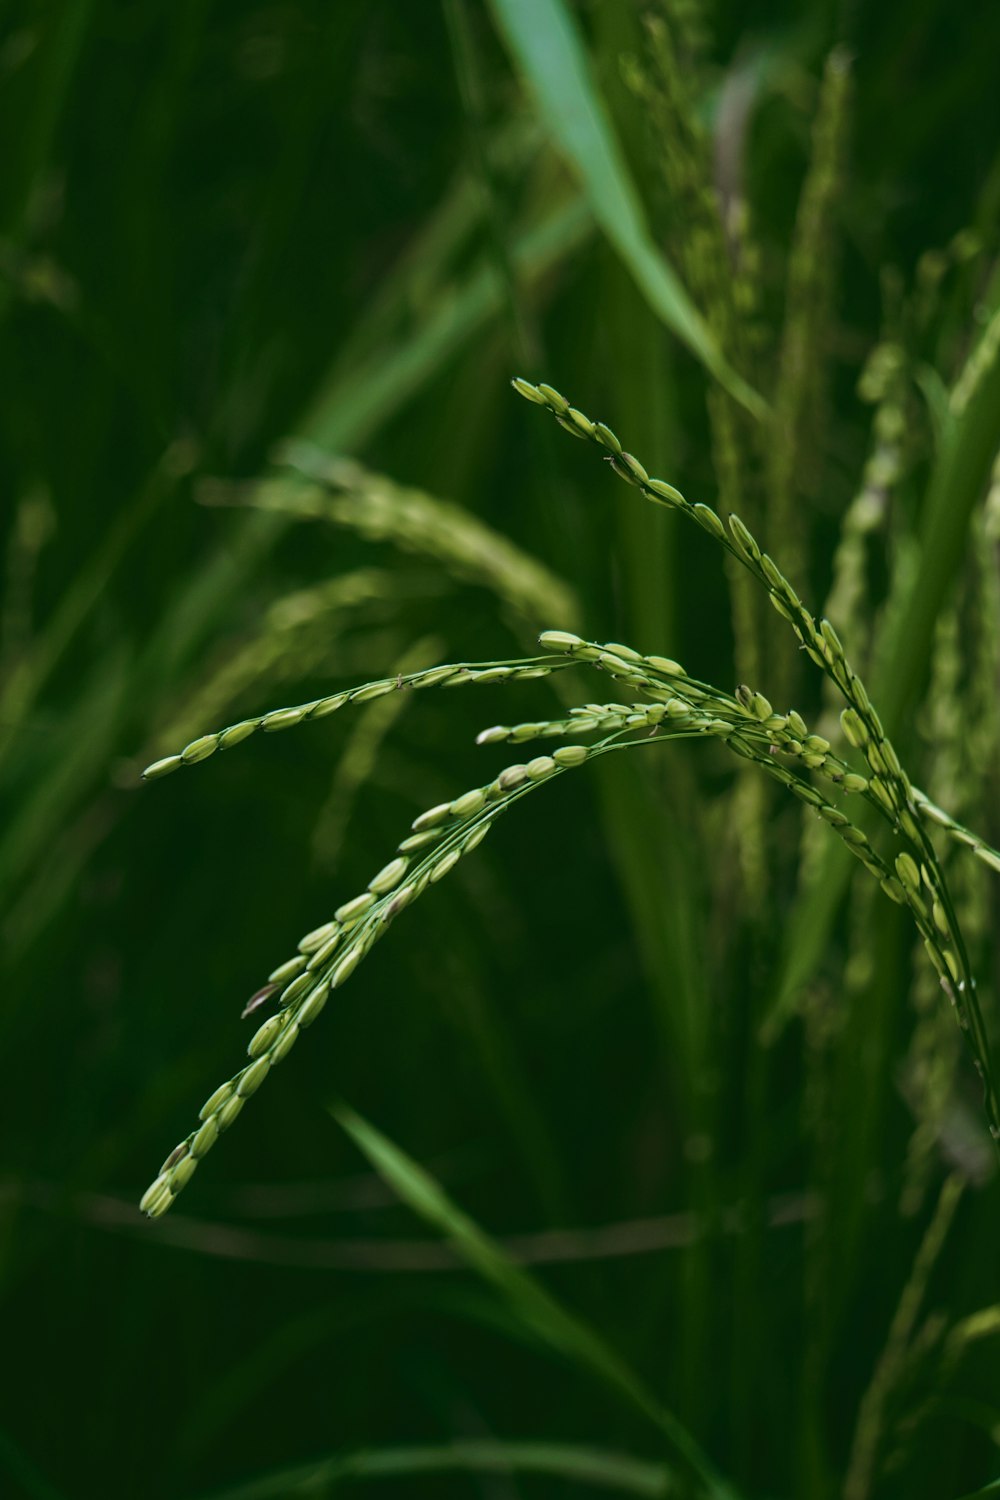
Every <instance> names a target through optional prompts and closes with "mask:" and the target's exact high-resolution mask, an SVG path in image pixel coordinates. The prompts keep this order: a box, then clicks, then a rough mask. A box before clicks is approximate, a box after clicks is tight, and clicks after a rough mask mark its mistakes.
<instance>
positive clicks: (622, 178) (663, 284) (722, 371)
mask: <svg viewBox="0 0 1000 1500" xmlns="http://www.w3.org/2000/svg"><path fill="white" fill-rule="evenodd" d="M491 4H492V8H493V13H494V16H495V18H496V24H497V29H498V30H499V32H500V34H501V36H502V37H503V39H504V41H505V42H506V44H507V47H508V48H509V50H510V53H511V55H512V57H513V59H514V62H515V64H516V65H517V67H518V69H519V71H520V72H521V74H522V75H523V76H524V78H525V79H526V80H527V81H528V83H529V84H530V85H531V87H532V89H533V90H534V93H535V96H536V98H537V100H538V105H539V108H540V110H541V113H542V117H543V119H544V121H545V124H546V125H547V127H548V129H549V131H550V133H551V135H552V138H553V140H554V142H555V144H556V146H557V147H558V149H559V151H560V152H561V154H562V155H563V156H564V157H565V159H566V161H567V162H568V163H569V165H570V167H571V168H572V169H573V171H574V173H575V174H576V176H577V177H578V178H579V180H580V184H581V186H582V188H583V191H584V194H585V195H586V198H587V201H588V202H589V204H590V207H591V210H592V212H593V215H594V218H595V219H596V220H597V222H598V224H599V225H600V226H601V228H602V229H603V231H604V233H605V234H606V235H607V237H608V239H609V240H610V241H611V244H612V245H613V246H614V248H615V249H616V250H617V252H618V254H619V255H620V256H621V258H622V260H623V261H624V262H625V264H626V266H627V267H628V269H629V271H630V272H631V274H632V276H633V277H634V278H635V281H636V284H637V286H638V287H639V289H640V290H641V292H642V294H643V296H644V297H645V298H646V301H647V302H648V303H649V305H650V307H651V308H652V309H653V311H654V312H655V313H656V315H657V317H659V318H660V319H662V321H663V322H664V323H665V324H666V326H667V327H668V328H669V329H671V330H672V331H673V332H674V333H676V334H677V336H678V338H680V339H682V340H683V341H684V343H685V344H686V345H687V346H688V348H689V349H690V350H691V352H692V353H693V354H695V355H697V357H698V358H699V359H700V360H701V361H702V363H703V364H704V365H705V367H706V369H708V370H709V371H711V373H712V374H713V375H714V376H715V378H716V379H717V380H718V381H719V383H720V385H723V386H725V388H726V390H727V391H729V393H730V395H732V396H733V397H735V399H736V400H737V401H739V402H740V403H741V404H742V405H743V406H745V407H746V408H747V410H748V411H750V412H752V413H753V415H754V416H756V417H763V416H764V415H765V414H766V410H767V408H766V404H765V402H764V401H763V400H762V399H761V397H760V396H759V395H758V394H757V392H756V391H754V390H752V389H751V387H750V386H748V385H747V383H746V382H745V381H744V380H743V379H742V378H741V377H740V376H739V375H737V374H736V372H735V370H733V369H732V368H731V366H730V365H729V363H728V362H727V360H726V357H725V355H724V354H723V352H722V350H721V349H720V347H719V345H718V344H717V343H716V341H715V339H714V338H713V336H712V334H711V332H710V330H709V328H708V326H707V325H706V323H705V321H704V319H703V318H702V316H701V314H700V313H699V311H698V309H697V308H696V307H695V305H694V303H693V302H692V301H691V298H690V297H689V296H688V294H687V292H686V291H685V289H684V287H683V285H682V284H681V282H680V281H679V280H678V277H677V275H676V273H675V272H674V271H673V269H672V268H671V266H670V265H669V264H668V263H667V261H666V260H665V259H664V258H663V256H662V254H661V253H660V251H659V250H658V249H657V247H656V245H655V244H654V242H653V238H652V236H651V234H650V231H649V226H648V224H647V222H646V216H645V213H644V211H643V207H642V202H641V200H640V198H639V194H638V191H637V189H636V187H635V184H634V182H633V180H632V177H631V174H630V172H629V168H628V164H627V163H626V160H625V156H624V154H623V152H622V149H621V146H620V145H619V143H618V139H617V137H616V135H615V132H614V128H613V126H612V124H611V119H610V116H609V113H608V110H607V108H606V106H605V104H604V100H603V99H602V97H601V93H600V90H599V89H598V87H597V83H596V81H595V79H594V77H593V75H592V73H591V70H590V65H589V61H588V58H587V54H586V51H585V49H584V45H583V41H582V39H581V37H580V33H579V30H578V28H577V26H576V23H575V21H574V20H573V18H572V16H571V15H570V13H569V11H568V10H567V8H566V6H565V4H564V3H563V0H491Z"/></svg>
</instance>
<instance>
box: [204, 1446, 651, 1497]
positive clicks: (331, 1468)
mask: <svg viewBox="0 0 1000 1500" xmlns="http://www.w3.org/2000/svg"><path fill="white" fill-rule="evenodd" d="M463 1472H470V1473H480V1474H481V1473H487V1474H489V1473H492V1474H546V1475H550V1476H552V1477H553V1478H557V1479H565V1480H568V1481H571V1482H572V1483H574V1484H583V1485H587V1486H589V1487H591V1488H595V1489H604V1490H615V1491H617V1492H618V1493H619V1494H625V1495H651V1496H656V1495H668V1494H669V1493H670V1491H671V1488H672V1486H671V1484H670V1479H669V1477H668V1474H667V1471H666V1469H665V1468H664V1467H663V1465H662V1464H656V1463H649V1462H644V1461H643V1460H641V1459H636V1458H631V1457H628V1456H627V1455H625V1454H623V1453H606V1452H603V1451H601V1450H600V1449H598V1448H585V1447H582V1446H580V1445H578V1444H575V1443H509V1442H497V1441H490V1440H483V1439H480V1440H475V1441H468V1440H467V1441H464V1442H455V1443H444V1444H440V1445H434V1446H420V1447H391V1448H367V1449H362V1450H361V1451H359V1452H357V1453H347V1454H343V1455H338V1456H336V1457H334V1458H329V1459H324V1460H321V1461H320V1462H319V1463H312V1464H301V1465H299V1466H297V1467H296V1468H294V1469H282V1470H280V1471H279V1472H277V1473H273V1474H265V1475H264V1476H262V1477H261V1478H260V1479H252V1480H250V1481H249V1483H247V1484H242V1485H237V1486H236V1487H235V1488H233V1489H227V1490H225V1491H223V1492H222V1493H220V1494H216V1495H214V1496H212V1500H269V1497H271V1496H274V1495H277V1496H284V1495H295V1494H298V1493H308V1494H311V1495H312V1494H316V1493H317V1492H318V1491H319V1490H320V1489H324V1490H325V1488H326V1486H328V1485H331V1484H336V1483H337V1482H338V1481H339V1480H351V1479H354V1480H364V1479H397V1478H411V1477H414V1476H418V1475H422V1474H454V1473H463Z"/></svg>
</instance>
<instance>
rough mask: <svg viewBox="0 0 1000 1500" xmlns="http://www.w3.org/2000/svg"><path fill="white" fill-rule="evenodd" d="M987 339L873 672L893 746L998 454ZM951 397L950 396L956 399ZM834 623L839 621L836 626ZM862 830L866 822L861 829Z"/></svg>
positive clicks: (789, 991) (790, 1008)
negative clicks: (912, 567)
mask: <svg viewBox="0 0 1000 1500" xmlns="http://www.w3.org/2000/svg"><path fill="white" fill-rule="evenodd" d="M998 308H1000V275H998V276H997V277H996V278H995V279H994V282H993V285H992V286H991V288H990V293H989V296H988V297H987V298H986V299H985V312H986V316H987V317H989V316H992V315H995V314H996V312H997V309H998ZM988 331H989V330H988V325H987V331H986V332H985V333H984V334H983V335H981V338H980V341H979V343H978V345H977V347H976V349H975V350H974V351H973V353H972V355H971V356H970V363H972V362H973V361H978V371H977V379H976V381H975V383H973V382H971V381H970V380H969V379H968V376H967V375H965V376H964V377H960V378H959V381H958V383H957V385H956V387H955V389H960V388H961V387H962V384H963V379H964V382H965V384H966V385H967V386H968V387H969V394H968V396H967V398H966V399H965V401H964V404H963V405H962V407H961V409H960V411H959V412H958V413H957V414H954V419H953V421H952V423H951V425H950V428H949V430H948V432H947V433H946V434H945V435H944V439H943V442H942V446H941V449H940V452H939V453H938V456H937V460H936V462H935V464H934V467H933V469H932V471H931V475H930V480H929V482H928V487H927V493H926V496H925V499H924V506H923V512H922V515H921V522H920V537H921V546H920V553H919V556H920V565H919V567H918V568H917V569H915V570H913V571H908V570H904V571H903V572H902V573H897V575H896V576H895V578H894V580H893V587H892V590H891V592H890V596H889V600H888V602H887V604H886V605H885V607H884V617H885V620H886V629H885V634H884V636H883V638H882V640H881V642H880V650H879V654H878V659H877V661H876V664H875V670H874V673H873V686H872V699H873V701H874V702H875V703H876V704H877V705H878V709H879V713H880V714H881V716H882V720H883V723H884V724H885V729H886V733H887V734H888V735H889V737H890V738H892V739H895V738H897V737H899V736H900V731H901V729H902V728H903V727H904V726H905V725H906V724H907V722H908V719H909V716H910V715H911V713H912V709H913V705H914V702H915V701H916V698H917V696H918V693H919V691H920V688H921V687H922V684H923V681H924V679H925V677H926V673H927V665H928V662H929V661H930V656H931V643H932V640H933V635H934V627H935V623H936V621H937V619H938V616H939V614H940V612H941V609H942V608H943V606H944V603H945V601H946V599H947V597H948V592H949V590H950V589H951V588H952V586H953V585H954V582H955V579H956V578H957V576H958V573H959V569H960V567H961V564H962V560H963V558H964V557H965V555H966V552H967V549H968V545H969V535H970V531H969V528H970V523H971V520H972V515H973V512H974V511H975V508H976V505H977V504H978V502H979V501H980V499H981V497H982V494H983V489H984V487H985V485H986V482H987V479H988V477H989V472H990V465H991V463H992V462H993V459H994V456H995V454H996V452H997V448H998V447H1000V354H998V351H997V349H996V348H992V349H990V348H989V347H988ZM953 395H954V392H953ZM834 623H836V622H834ZM859 821H860V825H861V826H862V827H865V826H866V823H865V819H864V817H862V818H861V819H860V820H859ZM852 865H853V861H852V860H851V858H850V856H849V855H848V854H847V852H846V850H844V849H843V848H842V847H840V846H839V845H831V846H830V847H829V848H828V849H827V850H826V852H825V854H824V858H823V864H822V867H821V869H820V871H819V873H818V875H817V878H816V880H815V882H814V883H813V885H812V886H811V887H810V889H809V892H808V894H807V895H806V896H805V897H804V898H803V900H802V901H800V902H799V904H798V906H797V907H796V910H795V913H794V914H793V917H792V920H791V921H790V922H789V924H788V929H787V933H786V939H785V948H784V960H783V963H782V965H781V974H782V977H781V982H780V985H779V988H778V991H777V994H776V997H775V1001H774V1005H773V1008H772V1011H771V1013H770V1015H769V1017H768V1020H767V1022H766V1023H765V1031H766V1034H767V1036H768V1038H769V1039H773V1037H774V1036H776V1035H777V1034H778V1032H779V1031H780V1030H781V1029H783V1027H784V1024H785V1022H786V1021H788V1020H789V1019H790V1017H791V1016H792V1014H793V1013H794V1009H795V1003H796V997H797V995H798V992H799V990H800V989H801V987H802V985H803V984H804V983H806V981H807V980H808V979H809V978H810V977H811V975H812V974H814V973H815V971H816V968H817V966H818V965H819V962H820V960H821V958H822V956H823V954H824V952H825V951H826V948H827V944H828V942H829V938H830V933H831V931H832V928H833V923H834V921H835V919H836V915H837V912H838V910H839V909H840V903H841V901H842V899H843V896H844V893H845V891H846V889H847V885H848V882H849V880H850V876H851V873H852Z"/></svg>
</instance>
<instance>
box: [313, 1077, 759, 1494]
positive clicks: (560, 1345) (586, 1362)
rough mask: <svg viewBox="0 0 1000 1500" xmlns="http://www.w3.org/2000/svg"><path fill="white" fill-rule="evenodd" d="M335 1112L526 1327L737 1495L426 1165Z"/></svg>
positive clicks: (720, 1488) (708, 1487)
mask: <svg viewBox="0 0 1000 1500" xmlns="http://www.w3.org/2000/svg"><path fill="white" fill-rule="evenodd" d="M332 1113H333V1116H334V1118H335V1119H336V1121H337V1123H338V1124H339V1125H340V1126H341V1127H342V1128H343V1129H344V1130H345V1131H346V1132H347V1134H348V1135H349V1136H350V1138H351V1140H352V1141H353V1142H354V1144H355V1145H356V1146H357V1147H358V1150H359V1151H361V1152H362V1154H363V1155H364V1156H366V1157H367V1158H368V1160H369V1162H370V1163H371V1165H372V1166H373V1167H374V1168H375V1170H376V1172H378V1174H379V1176H380V1177H381V1178H382V1179H383V1180H384V1181H385V1182H386V1183H387V1184H388V1186H389V1187H391V1188H392V1190H393V1192H395V1193H396V1194H397V1195H398V1197H399V1198H400V1199H401V1200H402V1201H403V1202H404V1203H406V1204H407V1205H408V1207H410V1208H411V1209H412V1210H413V1211H414V1213H416V1214H419V1215H420V1217H421V1218H422V1219H425V1220H426V1221H427V1222H428V1223H429V1224H431V1225H432V1226H433V1227H434V1228H435V1229H437V1230H438V1231H440V1233H442V1234H443V1235H445V1237H446V1238H447V1239H448V1241H449V1243H450V1244H451V1246H452V1248H453V1249H454V1250H455V1252H456V1254H457V1255H458V1256H459V1257H460V1258H461V1259H462V1260H463V1261H464V1262H465V1263H466V1265H468V1266H469V1267H470V1268H471V1269H472V1270H474V1271H476V1272H477V1273H478V1274H479V1275H480V1276H482V1277H483V1278H484V1280H486V1281H488V1282H490V1283H491V1284H492V1285H493V1286H494V1287H496V1289H497V1290H498V1291H499V1292H500V1293H501V1295H502V1296H503V1297H504V1298H505V1300H506V1301H507V1302H508V1303H509V1305H510V1306H511V1308H512V1310H513V1311H514V1312H515V1313H516V1314H517V1315H518V1317H519V1318H520V1320H521V1321H522V1322H523V1323H524V1324H525V1326H526V1327H528V1328H530V1329H531V1330H532V1332H533V1333H534V1334H535V1335H536V1336H537V1337H538V1338H539V1339H540V1340H541V1341H542V1342H543V1343H545V1344H547V1345H548V1346H549V1347H550V1348H552V1349H555V1350H556V1351H557V1352H558V1353H560V1354H562V1355H563V1356H564V1357H566V1358H567V1359H569V1360H570V1361H571V1362H572V1363H574V1364H576V1365H577V1366H579V1367H582V1368H585V1369H587V1370H589V1371H590V1372H591V1373H592V1374H595V1375H598V1376H599V1377H600V1378H601V1379H602V1380H604V1381H605V1382H606V1383H607V1384H608V1385H610V1386H612V1387H613V1388H614V1389H616V1390H617V1391H618V1392H619V1394H620V1395H623V1396H624V1397H625V1398H626V1400H627V1401H628V1402H629V1403H630V1404H631V1405H632V1406H633V1407H635V1408H636V1409H637V1410H638V1411H640V1412H641V1413H642V1414H643V1415H644V1416H645V1417H647V1418H648V1419H649V1420H650V1421H652V1422H653V1423H654V1425H655V1426H656V1427H658V1428H659V1430H660V1431H661V1432H662V1433H663V1434H664V1435H665V1436H666V1437H667V1439H668V1440H669V1442H670V1444H671V1446H672V1447H673V1448H674V1449H675V1450H676V1452H677V1454H678V1455H679V1456H680V1457H681V1458H682V1459H683V1460H684V1461H685V1464H686V1466H687V1467H688V1468H689V1469H690V1470H691V1471H692V1472H693V1473H694V1474H696V1475H698V1477H699V1478H700V1480H701V1482H702V1486H703V1489H704V1492H705V1493H706V1494H709V1495H713V1496H719V1497H729V1500H732V1494H733V1492H732V1491H731V1490H730V1488H729V1486H728V1485H727V1484H725V1483H724V1482H723V1481H722V1479H721V1478H720V1477H719V1476H718V1474H717V1473H716V1472H715V1469H714V1468H713V1466H712V1464H711V1463H710V1461H709V1459H708V1458H707V1457H706V1456H705V1454H704V1453H702V1451H701V1449H700V1447H699V1445H698V1443H697V1442H696V1440H695V1439H694V1438H693V1437H692V1436H691V1434H690V1433H689V1432H688V1431H687V1430H686V1429H685V1428H684V1427H683V1426H682V1424H681V1423H680V1422H679V1421H678V1419H677V1418H676V1417H675V1416H674V1415H673V1413H672V1412H669V1411H666V1410H665V1409H664V1408H663V1407H662V1406H660V1404H659V1403H658V1401H657V1400H656V1398H655V1397H654V1396H653V1395H652V1394H651V1392H649V1391H648V1390H647V1389H646V1388H645V1386H644V1384H643V1383H642V1381H641V1380H640V1379H639V1377H638V1376H637V1375H635V1374H634V1373H633V1371H632V1370H631V1369H630V1368H629V1367H628V1365H627V1364H625V1363H624V1361H623V1360H622V1359H621V1358H620V1356H619V1355H617V1354H616V1353H615V1352H614V1351H613V1350H612V1349H610V1348H609V1347H608V1346H607V1345H606V1344H605V1343H604V1341H603V1340H602V1339H601V1338H600V1337H599V1336H598V1335H597V1334H596V1333H594V1332H593V1330H592V1329H590V1328H589V1327H588V1326H587V1324H586V1323H584V1322H582V1321H581V1320H580V1319H578V1318H577V1317H576V1316H575V1314H573V1313H571V1312H568V1311H567V1310H566V1309H565V1308H564V1307H563V1306H562V1305H561V1303H559V1302H557V1301H556V1300H555V1298H554V1297H552V1296H551V1295H550V1294H549V1293H548V1292H547V1291H546V1290H545V1288H544V1287H543V1286H542V1285H541V1283H540V1282H538V1281H536V1280H535V1278H534V1276H532V1275H531V1273H530V1272H529V1271H526V1270H525V1269H524V1268H523V1267H522V1266H518V1265H517V1264H515V1262H514V1261H512V1260H511V1259H510V1257H509V1255H508V1254H507V1253H506V1251H504V1250H502V1249H501V1248H500V1246H499V1245H498V1244H496V1242H495V1241H494V1240H492V1239H490V1237H489V1236H488V1235H487V1234H485V1233H484V1232H483V1230H481V1229H480V1228H479V1227H478V1225H476V1224H474V1223H473V1221H472V1220H471V1219H470V1218H469V1217H468V1215H467V1214H465V1213H463V1212H462V1210H461V1209H460V1208H458V1206H457V1205H456V1204H455V1203H453V1202H452V1200H451V1199H450V1198H449V1197H448V1195H447V1194H446V1193H445V1192H444V1190H443V1188H442V1187H441V1186H440V1185H439V1183H437V1182H436V1181H435V1179H434V1178H433V1177H431V1175H430V1174H429V1173H428V1172H426V1171H425V1170H424V1168H423V1167H420V1166H418V1165H417V1163H416V1162H415V1161H413V1160H412V1158H410V1157H409V1156H407V1155H406V1154H405V1152H403V1151H401V1150H400V1148H399V1147H398V1146H396V1145H395V1144H394V1143H393V1142H392V1141H390V1140H389V1139H388V1137H387V1136H384V1135H383V1134H382V1133H381V1131H379V1130H376V1128H375V1127H374V1125H371V1124H369V1123H368V1121H367V1120H364V1119H362V1118H361V1116H360V1115H358V1114H355V1112H354V1111H353V1110H352V1109H350V1108H348V1106H347V1105H344V1104H340V1105H338V1106H336V1107H335V1108H334V1109H333V1111H332Z"/></svg>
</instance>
